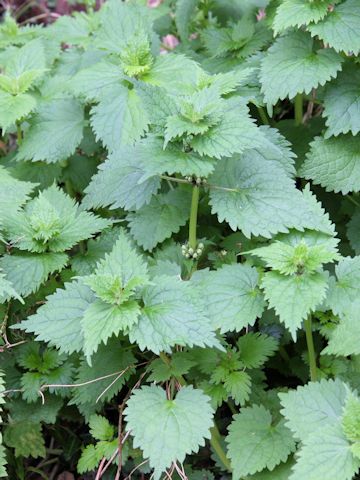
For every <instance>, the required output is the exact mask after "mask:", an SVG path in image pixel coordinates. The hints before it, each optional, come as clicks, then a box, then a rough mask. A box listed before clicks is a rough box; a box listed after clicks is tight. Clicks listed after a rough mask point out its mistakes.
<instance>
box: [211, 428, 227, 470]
mask: <svg viewBox="0 0 360 480" xmlns="http://www.w3.org/2000/svg"><path fill="white" fill-rule="evenodd" d="M210 432H211V439H210V445H211V446H212V448H213V449H214V452H215V453H216V455H217V456H218V457H219V459H220V461H221V463H222V464H223V465H224V467H225V470H227V471H228V472H229V473H231V464H230V460H229V459H228V458H227V456H226V453H225V452H224V450H223V448H222V446H221V443H220V439H221V435H220V432H219V430H218V428H217V426H216V425H215V424H214V426H213V427H212V428H211V429H210Z"/></svg>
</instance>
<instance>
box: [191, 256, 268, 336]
mask: <svg viewBox="0 0 360 480" xmlns="http://www.w3.org/2000/svg"><path fill="white" fill-rule="evenodd" d="M258 280H259V275H258V272H257V271H256V269H255V268H254V267H250V266H248V265H242V264H236V265H225V266H223V267H222V268H221V269H219V270H217V271H212V272H206V273H204V275H203V276H202V277H200V280H199V282H198V289H199V296H200V297H201V298H203V299H204V302H205V308H206V311H207V314H208V316H209V318H210V319H211V321H212V324H213V325H214V327H215V328H220V331H221V332H227V331H232V330H236V331H240V330H241V329H243V328H244V327H247V326H248V325H253V324H254V323H255V320H256V319H257V318H258V317H260V316H261V314H262V312H263V310H264V306H265V304H264V299H263V296H262V294H261V292H260V290H259V288H258Z"/></svg>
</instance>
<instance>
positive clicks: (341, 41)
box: [308, 0, 360, 55]
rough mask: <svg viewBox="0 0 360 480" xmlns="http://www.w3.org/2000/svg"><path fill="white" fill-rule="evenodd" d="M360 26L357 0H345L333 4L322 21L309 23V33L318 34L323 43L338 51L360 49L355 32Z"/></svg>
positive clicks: (355, 50)
mask: <svg viewBox="0 0 360 480" xmlns="http://www.w3.org/2000/svg"><path fill="white" fill-rule="evenodd" d="M359 26H360V5H359V2H357V0H346V1H345V2H343V3H341V4H340V5H334V7H333V9H332V11H331V12H330V13H329V14H328V15H327V16H326V17H325V18H324V20H323V21H321V22H319V23H317V24H315V25H309V27H308V30H309V31H310V33H311V35H313V36H315V35H316V36H318V37H319V38H320V39H321V40H323V42H324V43H327V44H328V45H329V46H330V47H332V48H333V49H334V50H336V51H338V52H341V51H343V52H353V53H354V54H355V55H357V54H358V53H359V51H360V39H359V36H358V34H357V32H358V28H359Z"/></svg>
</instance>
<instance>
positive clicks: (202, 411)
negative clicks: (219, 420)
mask: <svg viewBox="0 0 360 480" xmlns="http://www.w3.org/2000/svg"><path fill="white" fill-rule="evenodd" d="M209 400H210V398H209V397H207V396H206V395H204V394H203V392H202V391H201V390H196V389H194V388H193V387H191V386H189V387H183V388H181V390H180V391H179V392H178V393H177V395H176V397H175V398H174V399H173V400H168V399H167V398H166V393H165V391H164V390H163V389H162V388H161V387H158V386H151V387H142V388H141V389H138V390H135V392H134V393H133V394H132V396H131V397H130V399H129V400H128V402H127V407H126V410H125V412H124V415H125V418H126V422H127V430H128V431H131V435H132V436H133V438H134V446H135V447H140V448H141V449H142V450H143V452H144V456H145V457H147V458H149V463H150V466H151V467H152V468H154V478H155V479H157V480H158V479H159V478H160V476H161V473H163V472H164V471H165V470H166V469H167V468H169V467H170V466H171V464H172V462H174V461H179V462H180V463H182V462H183V461H184V460H185V457H186V455H187V454H190V453H192V452H197V451H198V449H199V446H203V445H204V443H205V439H206V438H210V428H211V426H212V423H213V420H212V418H213V409H212V408H211V406H210V404H209Z"/></svg>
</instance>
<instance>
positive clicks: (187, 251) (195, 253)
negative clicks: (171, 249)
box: [181, 242, 204, 260]
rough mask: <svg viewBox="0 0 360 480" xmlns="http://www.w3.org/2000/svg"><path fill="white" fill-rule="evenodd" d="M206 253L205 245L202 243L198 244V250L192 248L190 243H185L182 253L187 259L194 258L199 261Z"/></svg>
mask: <svg viewBox="0 0 360 480" xmlns="http://www.w3.org/2000/svg"><path fill="white" fill-rule="evenodd" d="M203 251H204V244H203V243H202V242H200V243H198V244H197V246H196V248H191V247H190V246H189V244H188V243H185V244H184V245H182V246H181V252H182V254H183V255H184V257H185V258H193V259H194V260H197V259H198V258H200V257H201V255H202V253H203Z"/></svg>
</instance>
